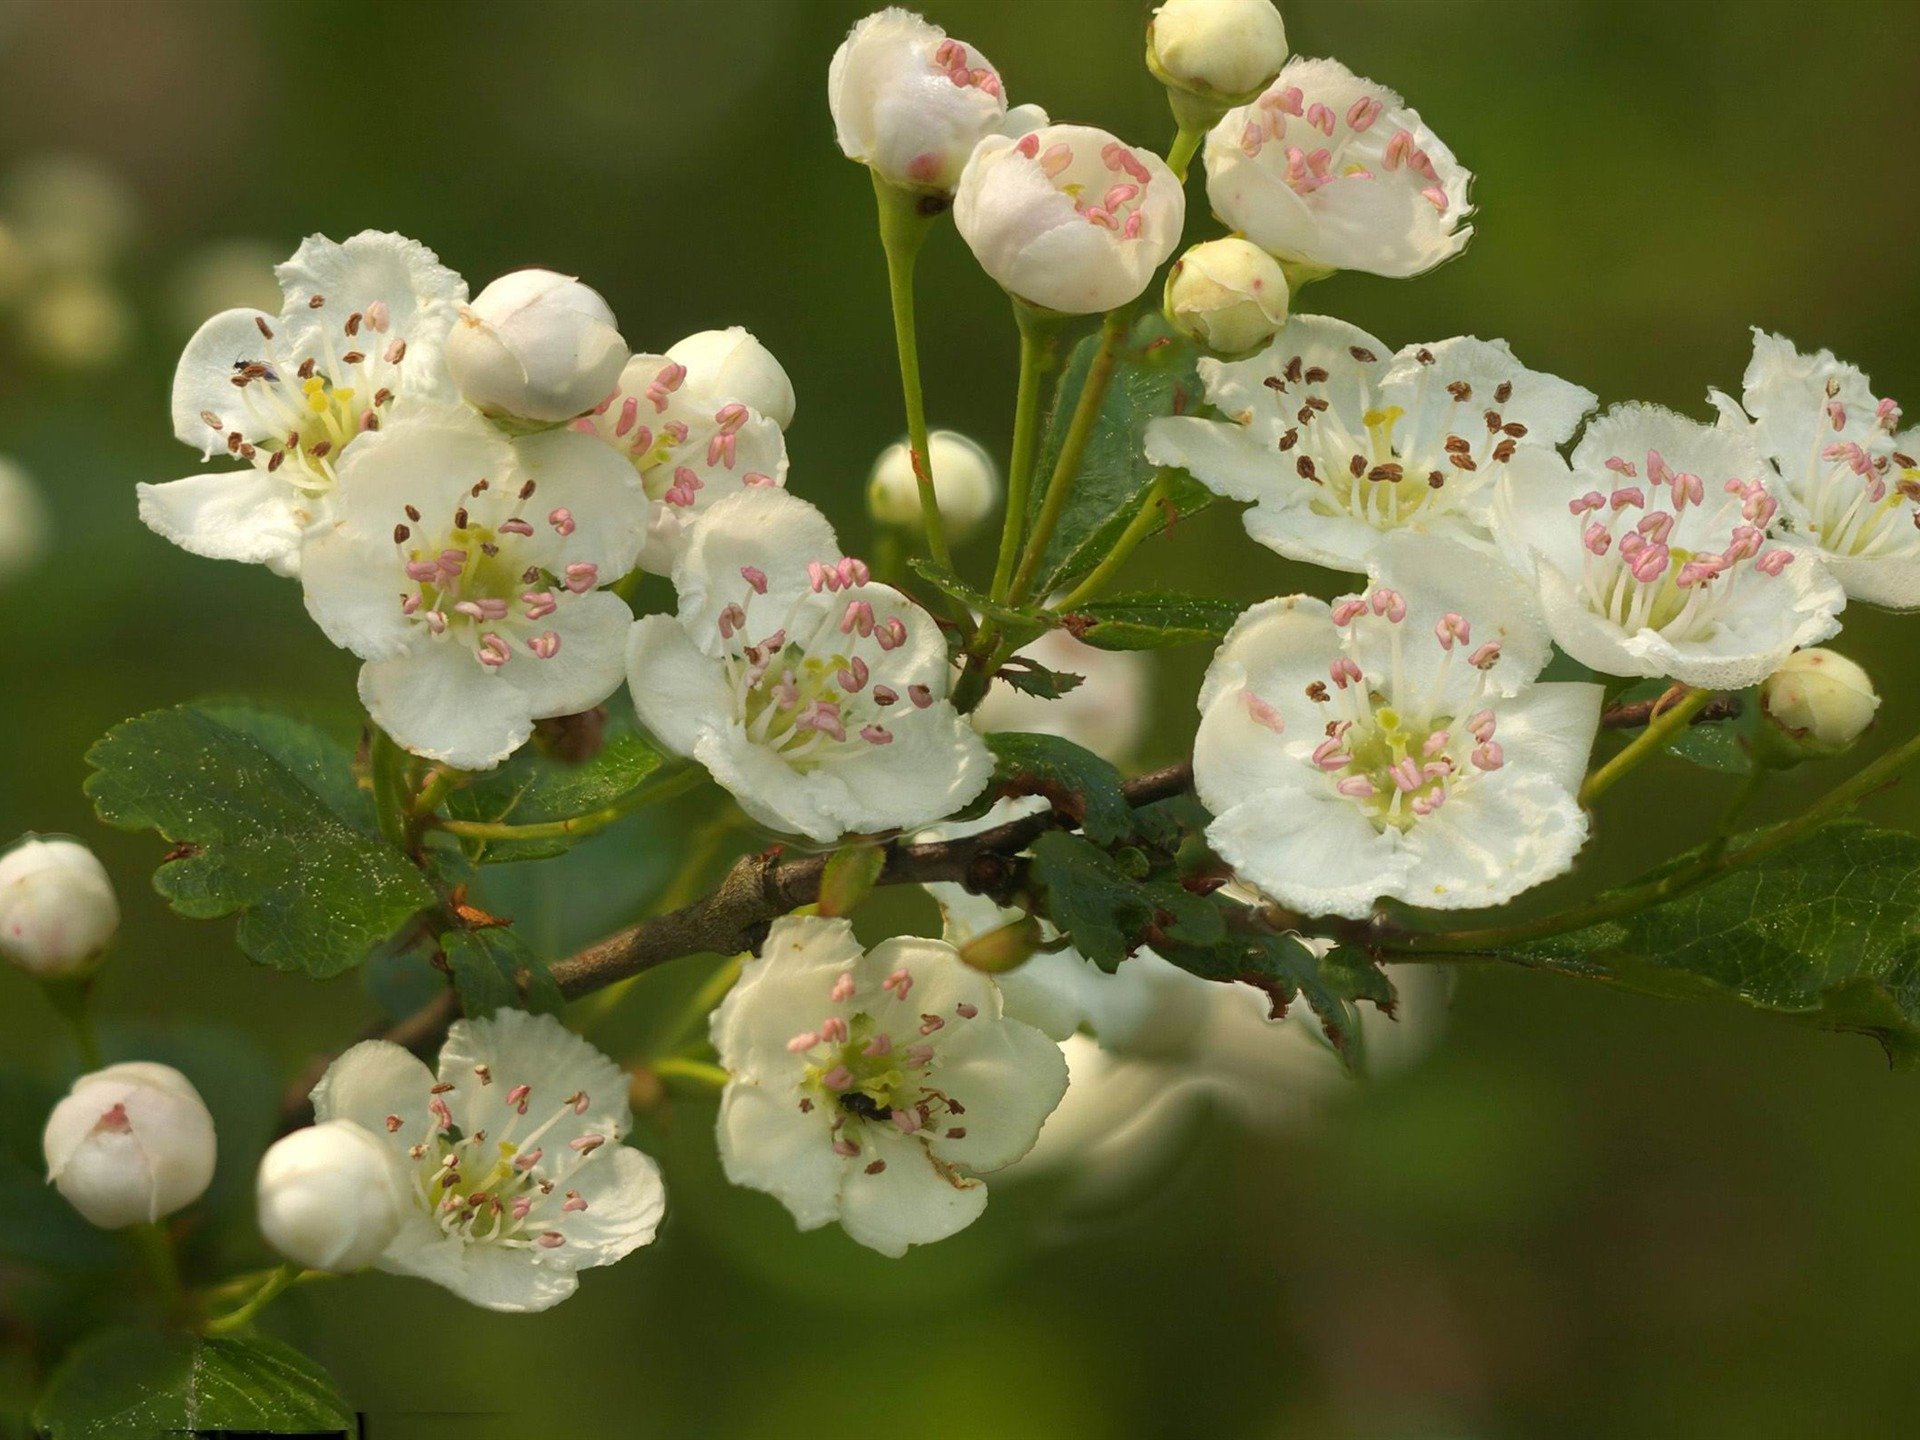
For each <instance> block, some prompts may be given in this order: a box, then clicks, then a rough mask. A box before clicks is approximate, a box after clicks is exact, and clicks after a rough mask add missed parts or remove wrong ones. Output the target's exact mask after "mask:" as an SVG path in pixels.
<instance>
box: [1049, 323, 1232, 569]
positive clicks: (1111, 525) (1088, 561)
mask: <svg viewBox="0 0 1920 1440" xmlns="http://www.w3.org/2000/svg"><path fill="white" fill-rule="evenodd" d="M1099 346H1100V336H1099V334H1098V333H1095V334H1093V335H1089V336H1088V337H1087V338H1086V339H1084V340H1082V341H1081V342H1080V343H1079V344H1078V345H1077V346H1075V347H1074V351H1073V354H1072V355H1071V356H1070V357H1068V360H1067V363H1066V366H1065V368H1064V369H1063V370H1062V371H1061V375H1060V383H1059V385H1058V387H1057V388H1056V390H1055V392H1054V401H1053V409H1052V411H1051V412H1050V413H1049V415H1048V417H1047V428H1046V433H1045V435H1044V436H1043V437H1042V439H1041V444H1040V463H1039V466H1038V468H1037V470H1036V472H1035V473H1036V474H1037V475H1038V476H1040V477H1041V482H1042V483H1038V484H1036V485H1035V486H1034V489H1033V500H1032V514H1030V515H1029V517H1028V518H1029V520H1031V519H1032V515H1033V514H1038V512H1039V507H1040V504H1041V501H1042V499H1043V497H1044V492H1045V490H1046V485H1045V483H1044V481H1045V477H1047V476H1050V475H1051V474H1052V473H1053V467H1054V462H1055V461H1056V460H1058V459H1059V457H1060V450H1061V446H1062V445H1063V444H1064V443H1065V440H1066V435H1067V429H1068V426H1069V423H1070V422H1071V421H1072V419H1073V412H1074V407H1075V404H1076V402H1077V401H1078V400H1079V398H1080V392H1081V390H1082V389H1084V388H1085V386H1086V380H1087V370H1088V367H1089V366H1090V365H1091V364H1092V362H1093V357H1094V353H1095V351H1096V350H1098V348H1099ZM1199 358H1200V352H1199V350H1198V349H1197V348H1196V347H1195V346H1194V344H1193V343H1192V342H1191V341H1190V340H1187V339H1186V338H1185V337H1183V336H1181V335H1178V334H1176V333H1175V332H1174V331H1173V329H1172V327H1171V326H1169V325H1168V324H1167V323H1166V321H1165V320H1164V319H1162V318H1161V317H1160V316H1159V315H1158V314H1153V315H1149V316H1146V317H1145V318H1143V319H1142V320H1140V321H1139V322H1138V323H1137V324H1136V325H1135V326H1134V328H1133V333H1132V334H1131V335H1129V336H1128V338H1127V341H1126V345H1125V348H1124V350H1123V352H1122V354H1121V356H1120V361H1119V364H1118V365H1117V366H1116V367H1115V369H1114V372H1113V379H1112V381H1111V383H1110V384H1109V385H1108V387H1107V396H1106V401H1105V403H1104V404H1103V405H1102V406H1101V408H1100V416H1099V419H1098V420H1097V421H1096V422H1095V424H1094V429H1093V435H1092V438H1091V439H1090V440H1089V441H1088V442H1087V448H1086V453H1085V455H1084V456H1083V457H1082V460H1081V463H1080V474H1079V476H1078V478H1076V479H1075V481H1074V485H1073V492H1072V494H1071V495H1070V496H1069V498H1068V500H1067V506H1066V509H1065V510H1064V511H1063V512H1062V513H1061V516H1060V524H1059V526H1058V528H1057V529H1055V531H1054V533H1053V537H1052V539H1051V540H1050V541H1049V542H1048V544H1047V549H1046V554H1045V555H1044V556H1043V557H1042V559H1041V564H1040V569H1039V572H1038V574H1037V575H1036V577H1035V583H1034V586H1033V593H1034V594H1036V595H1046V594H1049V593H1051V592H1052V591H1055V590H1058V589H1059V588H1061V587H1062V586H1063V585H1065V584H1067V583H1068V582H1069V581H1072V580H1076V579H1078V578H1079V577H1080V576H1082V575H1084V574H1086V573H1087V572H1088V571H1089V570H1091V569H1093V567H1094V566H1095V565H1097V564H1099V563H1100V561H1101V560H1102V559H1104V558H1105V557H1106V555H1107V553H1108V552H1109V551H1110V550H1112V549H1113V543H1114V541H1115V540H1117V539H1118V538H1119V536H1120V532H1121V531H1122V530H1124V529H1126V528H1127V522H1128V521H1130V520H1131V519H1132V518H1133V517H1134V514H1135V513H1136V512H1137V511H1138V510H1139V508H1140V503H1141V500H1142V499H1143V498H1144V497H1145V495H1146V493H1147V489H1148V487H1149V486H1151V485H1152V484H1153V480H1154V476H1155V475H1156V474H1157V473H1158V471H1157V469H1156V468H1155V467H1154V466H1153V465H1150V464H1148V463H1147V458H1146V456H1145V455H1144V454H1143V453H1142V451H1141V448H1140V447H1141V436H1142V435H1143V433H1144V432H1145V430H1146V425H1147V422H1148V421H1149V420H1155V419H1158V418H1159V417H1161V416H1163V415H1176V414H1181V413H1185V412H1189V411H1191V410H1193V409H1194V408H1195V407H1196V406H1197V405H1198V404H1199V403H1200V401H1201V397H1202V394H1203V392H1202V389H1201V385H1200V378H1199V375H1198V373H1197V372H1196V371H1195V369H1194V365H1195V362H1196V361H1197V360H1198V359H1199ZM1168 499H1169V501H1170V502H1171V503H1172V504H1173V506H1174V507H1175V509H1176V511H1177V512H1178V513H1179V514H1181V515H1190V514H1193V513H1194V512H1195V511H1198V510H1200V509H1202V508H1204V507H1205V506H1206V505H1208V504H1209V503H1211V502H1212V500H1213V495H1212V493H1211V492H1210V491H1208V490H1207V489H1206V488H1205V487H1204V486H1201V485H1199V484H1197V483H1196V482H1195V481H1193V480H1192V479H1190V478H1188V477H1186V476H1180V477H1178V479H1177V480H1176V482H1175V484H1174V485H1173V486H1172V488H1171V490H1170V491H1169V494H1168Z"/></svg>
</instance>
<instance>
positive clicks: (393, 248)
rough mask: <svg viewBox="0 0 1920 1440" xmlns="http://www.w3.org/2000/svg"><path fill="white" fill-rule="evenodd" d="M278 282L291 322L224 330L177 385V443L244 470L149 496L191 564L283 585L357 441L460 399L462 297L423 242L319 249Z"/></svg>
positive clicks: (198, 346)
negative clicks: (457, 339)
mask: <svg viewBox="0 0 1920 1440" xmlns="http://www.w3.org/2000/svg"><path fill="white" fill-rule="evenodd" d="M276 273H277V275H278V277H279V280H280V287H281V290H282V292H283V293H284V295H285V297H286V299H285V304H284V305H283V306H282V308H281V311H280V313H279V314H278V315H269V314H267V313H266V312H264V311H260V310H247V309H239V310H226V311H223V312H221V313H220V314H218V315H216V316H214V317H213V318H212V319H211V320H209V321H207V323H206V324H204V325H202V326H201V327H200V329H199V331H198V333H196V334H195V335H194V337H193V338H192V339H191V340H189V341H188V342H187V348H186V350H185V352H184V353H183V354H182V355H181V356H180V365H179V368H178V369H177V370H176V371H175V372H174V377H173V429H174V434H175V435H177V436H178V437H179V438H180V439H181V440H183V441H185V442H186V443H187V444H188V445H191V446H193V447H194V448H195V449H197V450H199V451H200V452H201V453H202V454H203V455H204V456H206V457H207V458H212V456H214V455H215V454H216V453H218V454H222V455H226V456H228V457H231V458H232V459H234V460H237V461H239V462H240V463H241V465H242V466H243V467H244V468H242V469H238V470H227V471H222V472H219V473H215V474H199V475H193V476H189V477H188V478H187V479H185V480H176V481H173V482H172V483H170V484H165V485H142V486H140V487H139V491H140V518H141V519H142V520H144V521H145V522H146V523H147V524H148V526H150V527H151V528H152V529H153V530H155V531H156V532H158V533H159V534H161V535H163V536H165V537H166V538H167V539H169V540H171V541H173V543H174V544H176V545H178V546H180V547H181V548H182V549H185V550H189V551H191V552H192V553H193V554H195V555H205V556H209V557H211V558H213V559H216V560H244V561H250V562H256V563H260V562H264V563H266V564H268V565H271V566H272V567H274V568H275V569H277V570H280V571H282V572H283V573H284V572H287V571H290V570H291V569H292V568H293V567H294V566H295V565H296V564H297V563H298V549H299V544H300V540H301V537H302V536H303V535H304V534H305V532H306V531H307V530H308V529H309V528H311V527H313V526H314V525H316V524H319V523H321V522H324V521H325V520H326V519H328V518H329V517H330V514H331V508H330V507H331V500H332V496H333V490H334V483H335V480H336V478H337V474H338V467H339V466H340V464H341V463H342V462H343V461H344V460H345V459H346V457H347V456H348V455H349V454H350V453H351V452H352V451H353V450H354V449H355V448H357V447H358V445H359V444H360V442H361V440H362V439H363V438H364V437H366V436H368V435H370V434H373V433H376V432H377V431H378V430H379V428H380V427H381V426H383V425H386V424H388V423H390V422H391V421H392V420H393V419H395V418H397V417H399V416H401V415H403V414H404V413H405V411H406V410H407V409H409V408H411V407H412V406H413V405H414V404H416V403H418V402H419V401H421V400H435V399H439V400H450V399H451V398H452V396H453V386H452V382H451V381H450V380H449V379H448V378H447V374H446V367H445V362H444V355H443V351H444V346H445V342H446V337H447V331H448V329H449V327H450V326H451V325H452V324H453V321H454V318H455V316H456V315H457V314H458V310H459V305H460V302H461V301H463V300H465V299H466V294H467V286H466V282H465V281H464V280H462V279H461V278H460V277H459V276H458V275H456V274H454V273H453V272H452V271H451V270H448V269H447V268H446V267H444V266H443V265H441V264H440V262H439V261H438V260H437V259H436V258H435V256H434V254H433V252H432V251H430V250H428V249H427V248H426V247H425V246H424V245H421V244H420V243H419V242H418V241H414V240H408V239H406V238H404V237H403V236H399V235H390V234H386V233H383V232H380V231H373V230H368V231H363V232H362V233H361V234H358V235H355V236H354V237H353V238H352V239H350V240H348V241H346V242H345V243H344V244H335V243H334V242H333V241H331V240H328V239H327V238H326V237H325V236H321V235H315V236H312V237H311V238H309V239H308V240H307V241H306V242H305V243H303V244H302V245H301V247H300V248H299V250H297V251H296V252H295V253H294V256H293V258H292V259H291V260H289V261H287V262H286V264H284V265H281V266H280V267H279V268H278V270H277V272H276Z"/></svg>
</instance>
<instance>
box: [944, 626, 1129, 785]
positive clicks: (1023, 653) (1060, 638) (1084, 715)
mask: <svg viewBox="0 0 1920 1440" xmlns="http://www.w3.org/2000/svg"><path fill="white" fill-rule="evenodd" d="M1016 658H1019V659H1026V660H1032V661H1033V662H1034V663H1035V664H1037V665H1042V666H1044V667H1046V668H1047V669H1049V670H1057V671H1062V672H1064V673H1066V674H1068V675H1078V676H1079V677H1080V683H1079V684H1078V685H1075V686H1074V687H1073V688H1072V689H1071V690H1069V691H1067V692H1066V693H1065V694H1064V695H1062V696H1061V697H1060V698H1059V699H1057V700H1043V699H1042V698H1041V697H1039V696H1038V695H1028V694H1026V693H1025V692H1024V691H1020V690H1016V689H1015V688H1014V687H1013V686H1011V685H1005V684H1001V685H995V686H993V687H992V688H991V689H990V690H988V691H987V694H986V698H985V699H983V700H982V701H981V702H980V703H979V705H977V706H976V707H974V711H973V723H974V727H975V728H976V729H978V730H981V731H983V732H987V733H991V732H993V731H995V730H1027V731H1031V732H1033V733H1035V734H1039V735H1058V736H1059V737H1060V738H1061V739H1063V740H1071V741H1072V742H1073V743H1074V744H1076V745H1078V746H1080V747H1081V748H1083V749H1086V750H1091V751H1093V753H1094V754H1096V755H1099V756H1101V757H1103V758H1104V759H1107V760H1111V761H1112V762H1113V763H1114V764H1116V765H1125V764H1126V763H1127V762H1128V761H1130V760H1132V759H1133V758H1134V756H1135V754H1136V753H1137V752H1138V750H1139V748H1140V742H1141V741H1142V740H1143V739H1144V738H1145V737H1146V733H1147V726H1148V724H1149V723H1150V722H1151V721H1152V719H1153V713H1152V705H1153V693H1152V692H1153V686H1152V678H1153V661H1152V659H1151V658H1150V657H1149V656H1148V655H1147V654H1145V653H1144V652H1142V651H1138V650H1099V649H1095V648H1094V647H1093V646H1091V645H1087V644H1084V643H1082V642H1081V641H1079V640H1076V639H1074V638H1073V636H1072V634H1071V633H1069V632H1068V631H1066V630H1064V629H1060V630H1049V631H1048V632H1047V633H1046V634H1044V635H1042V636H1041V637H1040V638H1039V639H1038V640H1035V641H1034V642H1033V643H1032V644H1030V645H1026V646H1023V647H1022V648H1021V649H1020V650H1019V651H1018V652H1017V653H1016Z"/></svg>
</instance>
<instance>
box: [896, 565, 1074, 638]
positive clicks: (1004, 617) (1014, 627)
mask: <svg viewBox="0 0 1920 1440" xmlns="http://www.w3.org/2000/svg"><path fill="white" fill-rule="evenodd" d="M907 564H908V566H909V567H911V568H912V570H913V572H914V574H916V575H918V576H919V577H920V578H921V579H922V580H925V581H926V582H927V583H928V584H929V585H931V586H933V588H934V589H936V590H938V591H939V592H940V593H941V594H943V595H947V596H950V597H952V598H953V599H954V600H957V601H958V602H959V603H960V604H962V605H964V606H966V608H967V609H969V610H971V611H972V612H973V613H974V614H975V615H978V616H981V617H982V618H983V619H987V620H991V621H993V622H994V624H996V625H998V626H999V627H1000V633H1001V635H1002V636H1003V637H1004V638H1005V639H1006V641H1007V643H1008V644H1010V645H1013V646H1014V647H1016V648H1018V647H1019V646H1022V645H1025V644H1027V643H1028V642H1030V641H1032V640H1036V639H1038V638H1039V637H1040V636H1042V635H1044V634H1046V633H1047V631H1048V630H1050V629H1052V628H1053V625H1052V621H1050V620H1048V619H1047V618H1046V617H1044V616H1042V615H1040V614H1039V613H1038V612H1037V611H1034V610H1027V609H1017V608H1015V607H1013V606H1010V605H1002V604H1001V603H1000V602H999V601H997V600H994V599H991V598H989V597H988V596H987V595H986V594H985V593H984V592H982V591H979V590H976V589H974V588H973V586H971V585H969V584H968V583H967V582H966V581H964V580H962V579H961V578H960V577H959V576H958V575H955V574H954V573H953V571H951V570H948V569H946V568H944V567H943V566H940V565H936V564H935V563H934V562H933V561H931V560H928V559H925V558H922V557H915V558H913V559H910V560H908V561H907Z"/></svg>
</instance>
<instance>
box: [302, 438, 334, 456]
mask: <svg viewBox="0 0 1920 1440" xmlns="http://www.w3.org/2000/svg"><path fill="white" fill-rule="evenodd" d="M332 452H333V442H332V441H331V440H322V441H321V442H320V443H319V444H318V445H316V446H314V447H313V448H312V449H311V450H309V451H307V453H308V454H309V455H311V456H313V458H314V459H316V460H324V459H326V457H327V456H328V455H329V454H331V453H332Z"/></svg>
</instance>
